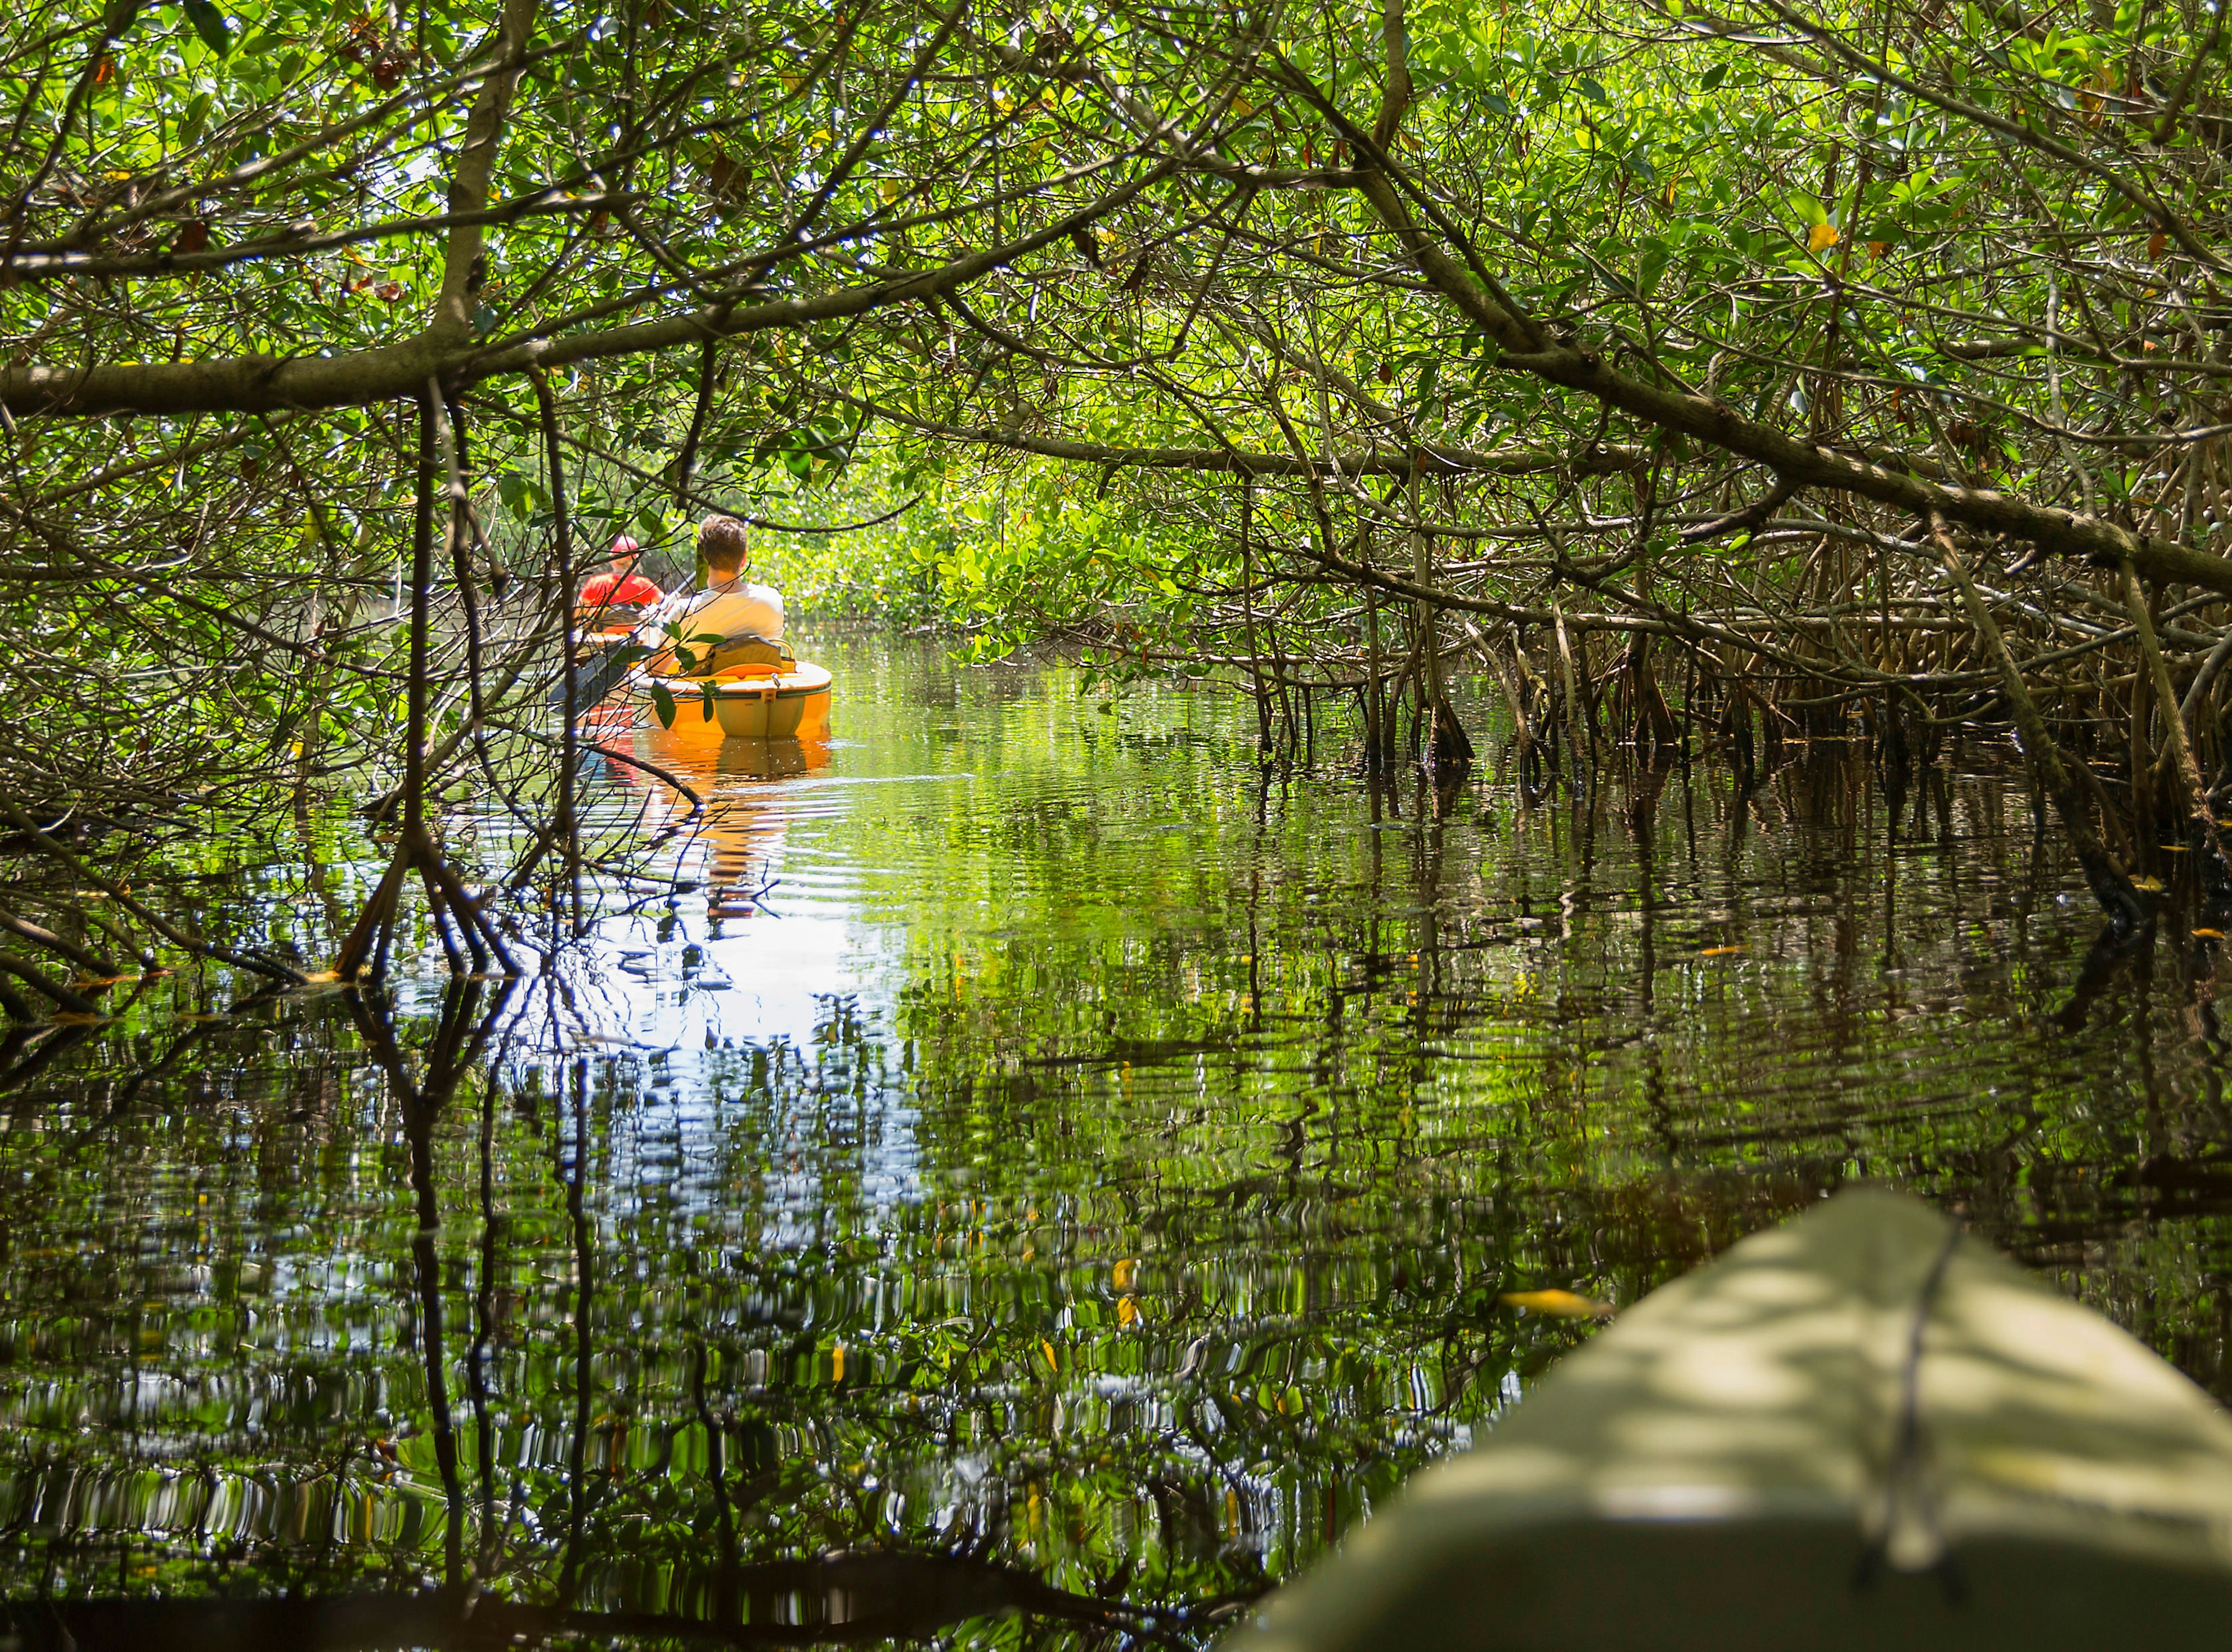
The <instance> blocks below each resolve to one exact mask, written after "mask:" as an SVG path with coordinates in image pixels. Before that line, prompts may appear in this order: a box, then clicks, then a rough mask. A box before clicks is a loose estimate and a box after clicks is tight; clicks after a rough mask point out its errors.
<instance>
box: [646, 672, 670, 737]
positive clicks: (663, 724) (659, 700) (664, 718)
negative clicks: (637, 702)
mask: <svg viewBox="0 0 2232 1652" xmlns="http://www.w3.org/2000/svg"><path fill="white" fill-rule="evenodd" d="M651 709H652V710H653V711H655V712H656V713H658V714H659V727H660V728H662V729H672V727H673V726H674V696H672V694H670V693H668V692H667V690H666V688H665V684H663V683H652V685H651Z"/></svg>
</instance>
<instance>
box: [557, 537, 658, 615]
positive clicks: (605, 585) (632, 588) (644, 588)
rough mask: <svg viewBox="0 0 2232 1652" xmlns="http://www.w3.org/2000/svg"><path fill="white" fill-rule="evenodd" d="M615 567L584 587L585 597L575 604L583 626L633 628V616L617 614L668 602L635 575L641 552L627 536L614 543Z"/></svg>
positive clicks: (613, 565) (656, 587)
mask: <svg viewBox="0 0 2232 1652" xmlns="http://www.w3.org/2000/svg"><path fill="white" fill-rule="evenodd" d="M609 554H610V556H611V559H612V564H611V566H610V567H608V568H607V569H606V571H605V572H604V573H600V574H597V575H596V576H595V577H594V578H593V579H591V580H589V582H588V583H587V584H586V585H584V586H582V587H581V597H580V598H579V599H577V600H576V602H575V603H574V608H575V611H576V612H578V614H579V615H580V617H581V620H582V622H583V623H584V624H587V625H594V626H600V627H616V626H624V625H630V624H632V623H633V621H634V619H635V618H636V616H635V614H634V613H633V612H617V611H620V610H632V609H641V608H650V607H653V606H657V605H658V604H659V603H660V602H662V601H664V600H665V597H666V593H665V592H664V591H661V590H660V589H659V587H658V586H655V585H653V584H652V582H651V581H650V580H646V579H645V578H644V577H643V575H642V574H640V573H637V572H636V571H635V563H636V557H637V554H638V549H637V546H636V542H635V541H633V539H630V538H629V537H628V536H627V535H626V534H621V535H620V537H619V538H618V539H616V540H614V541H613V548H612V550H611V552H610V553H609Z"/></svg>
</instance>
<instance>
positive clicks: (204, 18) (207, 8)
mask: <svg viewBox="0 0 2232 1652" xmlns="http://www.w3.org/2000/svg"><path fill="white" fill-rule="evenodd" d="M178 3H179V4H180V5H182V6H184V7H185V10H186V21H187V22H188V23H191V24H193V26H194V33H196V34H197V35H199V36H201V37H202V44H203V45H204V46H206V47H208V48H209V49H211V51H213V52H215V53H216V54H217V55H218V56H219V57H223V56H224V55H225V54H226V53H228V52H230V50H231V49H232V26H231V25H230V23H226V22H225V20H224V13H223V12H221V11H219V10H217V7H216V6H214V5H213V4H211V0H178Z"/></svg>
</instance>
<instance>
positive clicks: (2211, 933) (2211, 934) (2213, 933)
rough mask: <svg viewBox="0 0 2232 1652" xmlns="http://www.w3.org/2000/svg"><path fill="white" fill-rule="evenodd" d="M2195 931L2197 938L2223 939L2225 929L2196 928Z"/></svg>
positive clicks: (2205, 939) (2206, 939) (2204, 939)
mask: <svg viewBox="0 0 2232 1652" xmlns="http://www.w3.org/2000/svg"><path fill="white" fill-rule="evenodd" d="M2193 933H2194V935H2195V936H2196V938H2197V939H2199V940H2203V941H2222V939H2223V938H2224V931H2223V930H2195V931H2194V932H2193Z"/></svg>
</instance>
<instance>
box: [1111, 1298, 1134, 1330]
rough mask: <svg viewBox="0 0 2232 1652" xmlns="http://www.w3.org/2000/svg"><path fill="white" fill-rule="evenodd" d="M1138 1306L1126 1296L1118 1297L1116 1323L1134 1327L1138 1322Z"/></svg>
mask: <svg viewBox="0 0 2232 1652" xmlns="http://www.w3.org/2000/svg"><path fill="white" fill-rule="evenodd" d="M1138 1322H1139V1304H1138V1303H1136V1302H1134V1301H1132V1299H1131V1298H1130V1297H1128V1296H1122V1297H1118V1298H1117V1299H1116V1323H1117V1324H1118V1325H1136V1324H1137V1323H1138Z"/></svg>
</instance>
